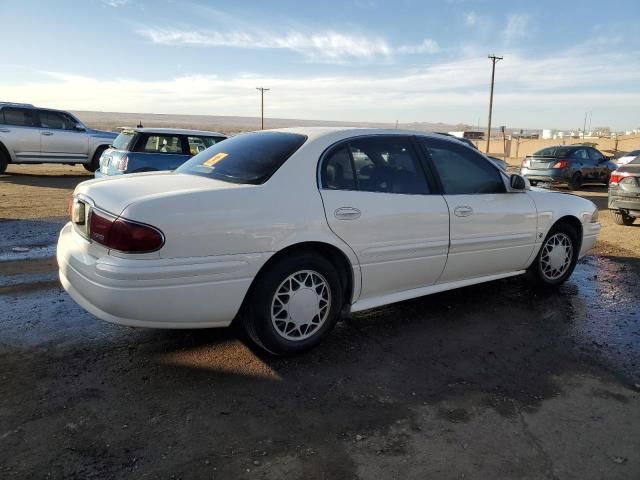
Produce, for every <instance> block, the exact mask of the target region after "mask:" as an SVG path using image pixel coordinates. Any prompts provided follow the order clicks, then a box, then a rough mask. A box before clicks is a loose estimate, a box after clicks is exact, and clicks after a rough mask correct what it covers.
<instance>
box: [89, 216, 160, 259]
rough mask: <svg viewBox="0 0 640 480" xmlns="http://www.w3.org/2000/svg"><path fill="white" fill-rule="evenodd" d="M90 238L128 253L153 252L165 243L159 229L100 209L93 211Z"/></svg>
mask: <svg viewBox="0 0 640 480" xmlns="http://www.w3.org/2000/svg"><path fill="white" fill-rule="evenodd" d="M89 238H91V240H93V241H95V242H97V243H99V244H101V245H104V246H105V247H107V248H113V249H114V250H119V251H121V252H126V253H146V252H153V251H155V250H158V249H159V248H160V247H162V245H163V244H164V237H163V236H162V233H161V232H160V231H159V230H158V229H156V228H154V227H152V226H150V225H144V224H142V223H136V222H132V221H130V220H125V219H124V218H116V217H114V216H112V215H109V214H106V213H103V212H100V211H98V210H92V211H91V224H90V228H89Z"/></svg>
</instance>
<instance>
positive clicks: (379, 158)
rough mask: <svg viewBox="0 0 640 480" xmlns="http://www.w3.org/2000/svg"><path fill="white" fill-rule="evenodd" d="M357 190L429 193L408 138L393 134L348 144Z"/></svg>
mask: <svg viewBox="0 0 640 480" xmlns="http://www.w3.org/2000/svg"><path fill="white" fill-rule="evenodd" d="M349 146H350V149H351V155H352V157H353V165H354V167H355V173H356V178H357V182H358V189H359V190H362V191H367V192H385V193H402V194H426V193H429V188H428V186H427V180H426V178H425V176H424V172H423V170H422V167H421V166H420V164H419V160H418V159H417V158H416V156H415V154H414V152H413V150H412V147H411V142H410V140H409V138H407V137H401V136H397V135H393V136H375V137H365V138H358V139H355V140H352V141H351V142H349Z"/></svg>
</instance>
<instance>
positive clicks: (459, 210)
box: [453, 207, 473, 217]
mask: <svg viewBox="0 0 640 480" xmlns="http://www.w3.org/2000/svg"><path fill="white" fill-rule="evenodd" d="M453 213H454V214H455V216H456V217H468V216H469V215H472V214H473V208H471V207H456V208H455V210H454V211H453Z"/></svg>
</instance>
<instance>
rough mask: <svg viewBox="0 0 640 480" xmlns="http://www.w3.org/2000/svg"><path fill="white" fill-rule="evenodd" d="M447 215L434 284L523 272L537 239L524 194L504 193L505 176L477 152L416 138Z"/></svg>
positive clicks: (532, 210)
mask: <svg viewBox="0 0 640 480" xmlns="http://www.w3.org/2000/svg"><path fill="white" fill-rule="evenodd" d="M419 142H420V143H421V144H422V145H423V147H425V151H426V152H427V153H428V154H430V157H431V161H432V162H433V165H434V167H435V169H436V171H437V172H438V174H439V177H440V180H441V183H442V188H443V191H444V193H445V195H444V198H445V200H446V202H447V205H448V206H449V211H450V214H451V245H450V247H449V258H448V260H447V265H446V268H445V270H444V273H443V274H442V277H441V278H440V280H439V283H444V282H452V281H456V280H465V279H471V278H477V277H482V276H487V275H496V274H501V273H510V272H514V271H519V270H522V269H524V268H525V267H526V266H527V264H528V262H529V258H530V257H531V255H532V253H533V250H534V244H535V241H536V227H537V213H536V212H537V211H536V207H535V203H534V202H533V200H532V199H531V198H530V197H529V195H528V194H527V193H526V192H513V193H508V192H507V188H506V185H505V180H506V179H505V177H504V175H503V174H502V173H500V171H499V169H498V168H497V167H496V166H495V165H493V164H492V163H491V162H490V161H489V160H488V159H487V158H485V157H484V156H482V155H481V154H480V153H479V152H477V151H476V150H474V149H472V148H470V147H467V146H466V145H462V144H459V145H458V144H457V143H454V142H452V141H446V140H440V139H432V138H426V137H421V138H420V140H419Z"/></svg>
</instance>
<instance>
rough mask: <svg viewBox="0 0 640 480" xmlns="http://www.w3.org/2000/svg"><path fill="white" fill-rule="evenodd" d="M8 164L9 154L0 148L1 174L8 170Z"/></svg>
mask: <svg viewBox="0 0 640 480" xmlns="http://www.w3.org/2000/svg"><path fill="white" fill-rule="evenodd" d="M7 165H9V159H8V158H7V154H6V153H5V152H3V151H2V150H0V175H1V174H3V173H4V172H6V171H7Z"/></svg>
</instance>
